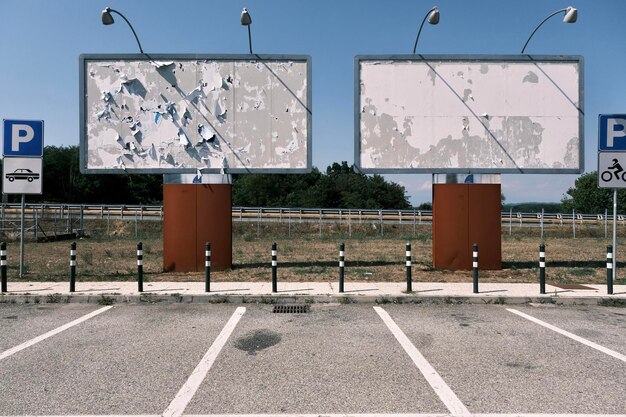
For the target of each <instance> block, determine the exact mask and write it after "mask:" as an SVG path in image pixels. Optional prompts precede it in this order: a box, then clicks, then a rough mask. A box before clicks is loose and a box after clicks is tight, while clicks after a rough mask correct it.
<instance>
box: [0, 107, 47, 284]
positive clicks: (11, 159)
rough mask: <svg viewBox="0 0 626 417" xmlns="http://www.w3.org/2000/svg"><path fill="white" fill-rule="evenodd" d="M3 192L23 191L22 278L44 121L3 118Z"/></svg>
mask: <svg viewBox="0 0 626 417" xmlns="http://www.w3.org/2000/svg"><path fill="white" fill-rule="evenodd" d="M3 132H4V143H3V146H2V155H3V156H4V164H3V172H2V193H3V194H21V195H22V204H21V215H20V278H22V277H23V275H24V211H25V206H26V194H41V189H42V187H41V184H42V182H43V170H42V167H43V162H42V159H43V120H6V119H5V120H4V123H3Z"/></svg>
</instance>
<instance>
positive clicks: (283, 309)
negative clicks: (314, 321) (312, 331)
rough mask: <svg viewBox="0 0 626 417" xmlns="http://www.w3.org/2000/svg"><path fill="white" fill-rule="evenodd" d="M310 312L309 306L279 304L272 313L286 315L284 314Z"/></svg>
mask: <svg viewBox="0 0 626 417" xmlns="http://www.w3.org/2000/svg"><path fill="white" fill-rule="evenodd" d="M308 312H309V305H308V304H295V305H294V304H292V305H289V304H279V305H275V306H274V309H273V310H272V313H284V314H303V313H308Z"/></svg>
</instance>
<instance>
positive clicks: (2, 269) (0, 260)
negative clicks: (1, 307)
mask: <svg viewBox="0 0 626 417" xmlns="http://www.w3.org/2000/svg"><path fill="white" fill-rule="evenodd" d="M0 275H2V292H7V291H8V290H7V244H6V242H2V243H0Z"/></svg>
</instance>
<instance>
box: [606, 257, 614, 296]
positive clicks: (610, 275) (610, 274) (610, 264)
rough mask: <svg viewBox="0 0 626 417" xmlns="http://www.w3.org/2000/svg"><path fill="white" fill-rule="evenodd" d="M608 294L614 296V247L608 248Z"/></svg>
mask: <svg viewBox="0 0 626 417" xmlns="http://www.w3.org/2000/svg"><path fill="white" fill-rule="evenodd" d="M606 293H607V294H613V245H609V246H607V247H606Z"/></svg>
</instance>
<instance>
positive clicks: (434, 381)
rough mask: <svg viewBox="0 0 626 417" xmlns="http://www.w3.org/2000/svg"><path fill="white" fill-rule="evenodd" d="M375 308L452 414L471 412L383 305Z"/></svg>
mask: <svg viewBox="0 0 626 417" xmlns="http://www.w3.org/2000/svg"><path fill="white" fill-rule="evenodd" d="M374 310H376V313H378V315H379V316H380V318H381V319H383V321H384V322H385V324H386V325H387V327H388V328H389V330H391V333H393V335H394V336H395V337H396V339H397V340H398V342H400V345H401V346H402V347H403V348H404V351H405V352H406V353H407V354H408V355H409V357H410V358H411V359H412V360H413V363H414V364H415V366H417V369H419V370H420V372H421V373H422V375H424V378H426V381H428V383H429V384H430V386H431V387H432V388H433V390H435V393H436V394H437V395H438V396H439V399H440V400H441V402H443V403H444V405H445V406H446V407H447V408H448V410H450V412H451V413H452V414H460V415H468V414H470V412H469V410H468V409H467V408H466V407H465V405H464V404H463V403H462V402H461V400H459V397H457V396H456V394H455V393H454V392H453V391H452V389H451V388H450V387H449V386H448V384H446V383H445V381H444V380H443V378H441V376H440V375H439V374H438V373H437V371H436V370H435V368H433V367H432V366H431V364H430V363H428V361H427V360H426V358H424V356H423V355H422V354H421V353H420V351H419V350H417V348H416V347H415V346H414V345H413V343H411V341H410V340H409V338H408V337H406V335H405V334H404V332H403V331H402V330H401V329H400V328H399V327H398V325H397V324H396V323H395V322H394V321H393V319H392V318H391V316H389V314H388V313H387V312H386V311H385V310H383V309H382V308H381V307H374Z"/></svg>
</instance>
